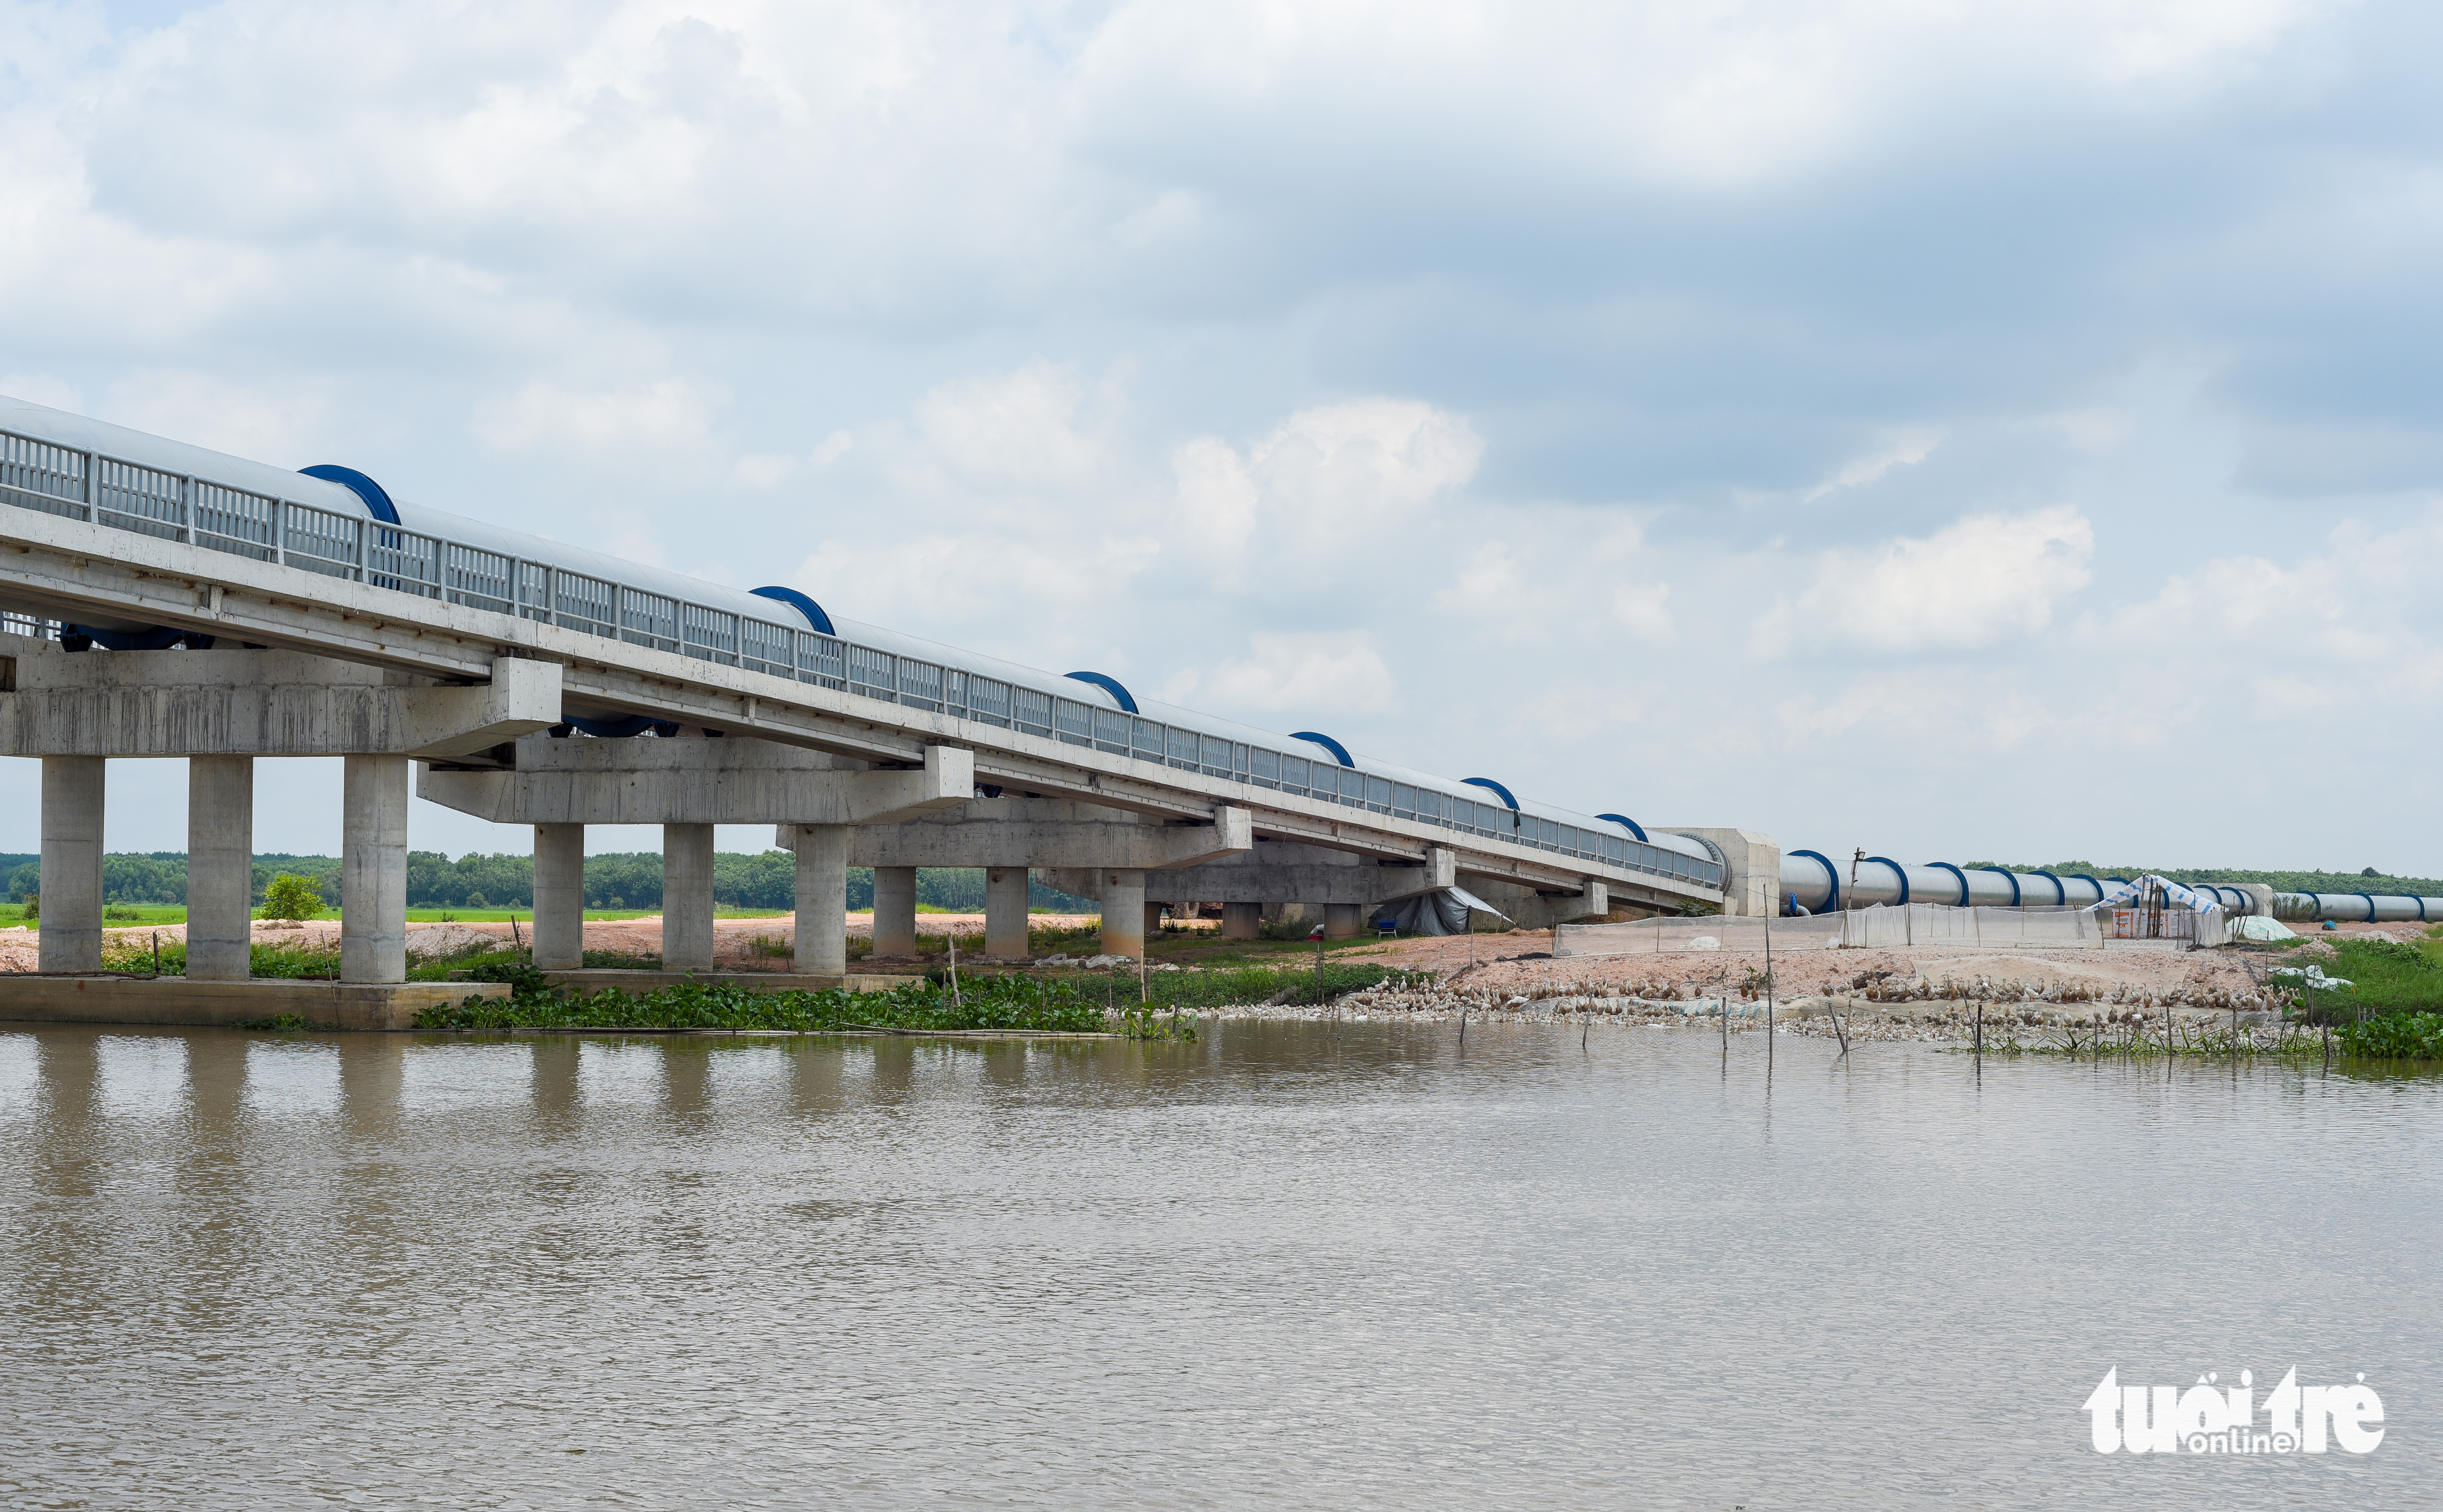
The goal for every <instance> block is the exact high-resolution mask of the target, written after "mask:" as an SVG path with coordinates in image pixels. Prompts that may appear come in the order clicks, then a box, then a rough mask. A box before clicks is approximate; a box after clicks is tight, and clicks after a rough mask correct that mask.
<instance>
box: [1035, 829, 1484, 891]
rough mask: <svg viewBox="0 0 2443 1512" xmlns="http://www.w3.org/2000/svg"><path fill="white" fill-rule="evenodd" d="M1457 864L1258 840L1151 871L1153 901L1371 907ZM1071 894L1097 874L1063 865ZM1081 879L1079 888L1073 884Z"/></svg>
mask: <svg viewBox="0 0 2443 1512" xmlns="http://www.w3.org/2000/svg"><path fill="white" fill-rule="evenodd" d="M1456 873H1457V868H1456V865H1455V857H1453V855H1452V853H1451V851H1450V850H1449V849H1447V848H1446V847H1443V846H1434V847H1431V848H1430V850H1429V852H1428V855H1427V858H1426V861H1425V863H1424V864H1422V865H1416V866H1386V865H1384V864H1382V863H1380V862H1377V861H1370V860H1366V859H1364V858H1362V857H1355V856H1350V855H1349V854H1347V853H1346V852H1342V851H1329V850H1324V849H1322V848H1321V847H1319V846H1313V845H1294V844H1289V843H1285V842H1282V841H1278V840H1264V841H1258V843H1257V844H1256V845H1255V847H1254V848H1253V849H1252V850H1251V851H1250V852H1249V853H1248V854H1247V855H1246V856H1244V857H1241V858H1239V859H1235V860H1222V861H1213V862H1208V863H1206V864H1203V865H1199V866H1188V867H1182V868H1178V869H1176V870H1172V871H1166V872H1162V873H1158V874H1155V875H1151V876H1148V877H1147V878H1146V885H1145V895H1146V901H1148V902H1149V903H1154V902H1158V903H1209V902H1216V901H1219V902H1221V904H1223V905H1224V906H1225V907H1226V906H1227V905H1229V904H1232V903H1313V904H1319V905H1322V906H1324V907H1341V906H1351V907H1359V908H1366V907H1371V906H1372V905H1374V904H1376V903H1386V902H1389V901H1391V900H1392V899H1394V898H1403V897H1414V896H1415V895H1416V894H1420V893H1431V892H1434V891H1436V890H1437V889H1440V888H1445V887H1449V886H1450V885H1452V881H1453V879H1454V877H1455V876H1456ZM1049 880H1050V881H1051V884H1052V885H1053V886H1054V887H1056V888H1059V889H1060V890H1061V891H1062V892H1064V893H1076V894H1077V895H1078V896H1080V897H1087V896H1092V895H1093V894H1090V893H1085V892H1079V888H1081V887H1091V886H1092V885H1093V877H1092V876H1091V875H1090V874H1085V873H1080V874H1077V875H1074V876H1073V875H1071V874H1070V873H1068V872H1066V871H1063V872H1060V873H1058V874H1056V876H1053V877H1051V878H1049ZM1071 883H1075V884H1077V885H1076V886H1071V885H1069V884H1071Z"/></svg>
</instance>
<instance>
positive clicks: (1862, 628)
mask: <svg viewBox="0 0 2443 1512" xmlns="http://www.w3.org/2000/svg"><path fill="white" fill-rule="evenodd" d="M2094 553H2095V530H2094V527H2093V526H2090V525H2088V524H2087V521H2086V517H2085V516H2084V515H2082V514H2080V513H2079V512H2078V511H2077V510H2076V509H2074V508H2071V507H2067V506H2066V505H2065V506H2057V507H2052V508H2048V509H2038V510H2035V511H2033V512H2031V513H2028V514H2021V515H2002V514H1984V515H1972V516H1970V517H1969V518H1967V519H1965V520H1962V521H1959V522H1958V523H1957V524H1956V525H1952V526H1945V527H1944V528H1943V529H1941V530H1938V531H1936V532H1935V533H1934V534H1933V535H1931V536H1926V537H1923V538H1921V539H1912V538H1907V537H1902V538H1901V539H1898V540H1894V541H1888V542H1885V543H1884V544H1883V545H1881V546H1879V547H1876V548H1875V549H1873V550H1870V551H1856V550H1849V549H1841V550H1834V551H1828V552H1826V553H1824V554H1823V556H1822V557H1821V559H1820V560H1819V561H1818V562H1817V565H1816V569H1815V574H1814V581H1813V582H1812V583H1811V584H1810V585H1809V587H1808V588H1806V589H1805V590H1804V591H1803V592H1801V593H1799V594H1798V595H1797V596H1796V597H1795V598H1794V599H1790V600H1788V601H1786V602H1784V603H1781V604H1779V605H1777V606H1775V607H1774V608H1773V610H1772V611H1771V612H1770V613H1769V614H1767V615H1766V616H1765V617H1764V618H1762V619H1761V620H1760V621H1758V623H1757V626H1756V631H1755V636H1754V644H1755V647H1756V649H1757V650H1758V651H1759V652H1761V653H1764V654H1766V655H1776V654H1783V653H1786V652H1788V651H1790V650H1791V649H1794V648H1801V647H1832V646H1847V647H1856V648H1861V649H1864V650H1869V651H1876V652H1923V651H1933V652H1944V651H1971V650H1975V649H1978V648H1981V647H1985V646H1991V645H1993V644H1994V643H1995V642H1997V641H2003V640H2007V639H2011V638H2014V637H2021V636H2032V635H2034V634H2036V633H2037V632H2039V631H2042V630H2043V629H2045V628H2046V627H2047V626H2048V625H2050V624H2051V623H2052V618H2053V611H2054V609H2055V607H2056V606H2057V605H2059V604H2060V602H2061V601H2062V600H2063V599H2066V598H2067V597H2068V596H2069V595H2071V594H2073V593H2076V592H2077V591H2078V590H2079V589H2081V588H2084V587H2085V586H2086V584H2087V581H2088V580H2089V579H2090V578H2091V577H2092V576H2093V573H2092V571H2091V570H2090V566H2089V563H2090V562H2091V560H2092V558H2093V556H2094Z"/></svg>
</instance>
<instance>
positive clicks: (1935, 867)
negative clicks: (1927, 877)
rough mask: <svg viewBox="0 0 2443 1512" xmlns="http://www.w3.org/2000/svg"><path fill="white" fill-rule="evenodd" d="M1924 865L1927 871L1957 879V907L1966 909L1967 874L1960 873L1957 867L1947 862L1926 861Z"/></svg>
mask: <svg viewBox="0 0 2443 1512" xmlns="http://www.w3.org/2000/svg"><path fill="white" fill-rule="evenodd" d="M1925 864H1926V866H1927V868H1928V869H1929V870H1932V871H1938V872H1949V873H1950V874H1951V875H1952V876H1956V877H1957V878H1959V906H1960V907H1961V908H1966V907H1968V874H1967V873H1966V872H1963V871H1961V870H1960V869H1959V868H1958V867H1956V866H1954V865H1952V864H1951V863H1950V862H1949V861H1928V862H1926V863H1925Z"/></svg>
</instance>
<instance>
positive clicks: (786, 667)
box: [0, 431, 1722, 888]
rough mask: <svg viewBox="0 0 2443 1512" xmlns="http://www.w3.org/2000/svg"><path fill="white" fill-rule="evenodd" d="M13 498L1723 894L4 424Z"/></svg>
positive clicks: (1615, 844) (1501, 828) (1543, 830)
mask: <svg viewBox="0 0 2443 1512" xmlns="http://www.w3.org/2000/svg"><path fill="white" fill-rule="evenodd" d="M0 498H5V499H6V500H7V501H8V502H9V503H11V504H14V505H17V506H19V507H24V508H28V509H37V510H41V511H43V512H45V513H47V514H56V515H61V516H64V517H65V518H67V519H71V520H82V521H85V522H88V523H90V524H94V525H101V526H108V527H110V528H112V529H116V530H127V531H133V532H135V533H137V534H139V535H147V536H153V537H156V538H158V539H161V540H166V541H179V542H185V543H187V544H192V545H196V546H201V547H203V548H204V549H206V550H209V551H225V552H228V553H230V555H232V556H240V557H245V558H248V559H249V560H251V561H255V562H274V563H277V564H280V565H283V566H290V567H303V568H304V569H305V570H307V571H309V572H320V573H322V574H325V575H327V576H330V577H335V578H343V579H346V580H348V581H352V582H366V583H371V584H372V585H373V586H375V587H377V588H387V589H391V590H394V591H395V592H399V593H409V594H415V595H418V596H420V597H423V598H427V599H440V600H442V601H444V602H447V603H454V604H465V605H468V607H470V608H476V609H487V610H490V611H493V612H494V613H498V614H507V615H514V616H517V617H518V618H523V619H533V620H539V621H541V622H542V623H545V624H552V625H558V626H560V628H562V629H566V630H576V631H581V632H583V633H585V634H587V635H594V636H603V637H604V638H606V639H615V640H621V641H625V642H627V643H629V644H631V645H637V646H649V647H652V649H654V650H656V651H670V652H677V653H680V654H681V655H688V656H693V657H695V658H697V659H698V660H701V661H707V662H711V663H714V664H716V665H719V666H726V667H741V668H744V669H746V670H748V671H751V672H758V673H763V674H765V675H767V676H773V677H786V678H790V679H793V680H795V681H799V682H806V683H812V684H815V685H816V686H817V687H822V688H830V689H834V690H838V691H848V692H853V693H856V694H858V695H860V696H863V697H868V698H879V699H882V700H885V701H886V702H890V703H896V704H903V705H906V706H908V707H909V708H911V709H921V710H928V711H929V712H934V713H945V714H948V715H951V716H952V717H954V718H958V719H964V720H971V721H973V722H975V723H977V724H983V725H992V726H996V727H998V728H1003V729H1011V730H1018V731H1020V732H1023V733H1026V734H1032V735H1039V736H1043V737H1046V738H1048V739H1054V740H1058V741H1061V742H1063V743H1064V744H1067V745H1072V746H1080V747H1090V748H1092V749H1094V750H1099V751H1105V752H1108V753H1110V754H1112V755H1117V756H1126V757H1129V758H1130V759H1131V760H1133V761H1140V762H1144V763H1147V764H1148V765H1157V766H1165V767H1168V768H1172V769H1175V770H1179V771H1187V772H1196V773H1200V774H1202V775H1203V776H1206V777H1216V778H1221V779H1223V780H1225V781H1229V782H1235V783H1240V784H1246V785H1247V786H1250V787H1256V788H1262V789H1266V790H1270V791H1275V792H1280V793H1286V794H1289V795H1292V796H1294V797H1301V798H1309V799H1317V800H1321V801H1323V802H1332V803H1338V804H1341V805H1343V806H1346V807H1349V808H1355V809H1362V810H1364V811H1366V812H1368V813H1373V814H1383V815H1387V816H1388V817H1390V818H1393V819H1398V820H1405V821H1414V822H1417V823H1421V824H1428V825H1433V826H1436V827H1438V828H1442V829H1447V830H1451V831H1453V832H1455V833H1458V834H1461V835H1472V836H1477V837H1479V838H1482V839H1493V840H1501V841H1506V842H1509V843H1512V844H1517V845H1524V846H1527V847H1530V848H1532V849H1534V850H1539V851H1545V852H1549V853H1552V854H1553V855H1556V856H1564V857H1575V858H1579V859H1584V860H1589V861H1593V862H1596V863H1598V864H1601V865H1604V866H1608V867H1610V868H1612V869H1614V870H1618V871H1628V872H1643V873H1645V874H1647V875H1649V876H1662V877H1670V878H1673V879H1675V880H1679V881H1684V882H1691V883H1695V884H1697V885H1699V886H1703V887H1712V888H1718V887H1720V886H1721V883H1722V868H1721V866H1720V865H1718V864H1717V863H1716V862H1713V861H1709V860H1700V859H1699V858H1697V857H1689V856H1681V855H1680V854H1679V853H1678V852H1675V851H1667V850H1664V849H1662V847H1661V846H1658V845H1649V844H1646V843H1644V841H1641V840H1638V839H1635V838H1633V837H1631V836H1627V835H1622V834H1617V833H1613V832H1611V831H1608V830H1597V829H1586V828H1581V827H1579V826H1576V825H1572V824H1565V823H1561V822H1559V821H1553V820H1548V819H1540V818H1537V817H1535V816H1533V815H1524V814H1518V813H1515V811H1513V810H1511V809H1508V808H1506V807H1501V806H1497V805H1495V804H1491V803H1479V802H1474V801H1473V800H1470V799H1464V798H1457V797H1454V796H1452V795H1450V794H1447V793H1438V792H1435V791H1433V790H1431V789H1429V788H1420V787H1412V786H1410V785H1408V784H1405V783H1394V782H1392V781H1390V780H1389V779H1387V778H1383V777H1372V776H1368V774H1366V773H1364V772H1360V771H1355V770H1353V769H1350V768H1347V767H1343V766H1341V765H1338V764H1337V763H1334V762H1332V761H1329V760H1318V759H1312V758H1309V757H1307V756H1303V755H1300V754H1297V753H1295V752H1293V751H1286V750H1276V749H1271V748H1267V747H1261V746H1247V745H1242V744H1240V743H1238V742H1235V741H1230V740H1226V739H1223V738H1221V737H1220V736H1216V735H1211V734H1207V733H1205V732H1203V731H1202V730H1195V729H1187V728H1180V727H1177V726H1168V725H1165V724H1163V723H1161V722H1160V721H1157V720H1150V719H1146V718H1143V717H1141V716H1135V715H1130V714H1127V713H1124V712H1122V711H1120V710H1113V709H1106V708H1103V707H1101V706H1099V705H1094V704H1088V703H1085V702H1083V701H1081V700H1077V699H1070V698H1061V697H1058V696H1056V695H1054V694H1050V693H1046V692H1043V691H1040V690H1038V689H1033V688H1027V687H1022V686H1020V685H1018V684H1014V683H1008V682H1003V681H1001V680H999V679H997V678H991V677H984V676H980V675H977V674H976V673H970V672H967V671H965V670H964V669H962V668H958V667H950V666H943V665H938V664H936V663H933V662H928V661H919V660H917V659H915V658H913V657H909V656H900V655H893V654H892V653H890V652H887V651H881V650H877V649H875V648H873V647H871V646H860V645H857V644H855V643H854V642H853V641H847V640H843V639H841V638H839V637H837V636H826V635H823V634H821V633H819V632H817V631H813V630H801V629H798V628H796V627H794V626H791V625H784V624H778V623H775V622H773V621H771V620H766V619H758V618H751V617H748V616H744V615H739V614H735V613H732V612H731V611H728V610H726V609H720V608H715V607H713V606H711V605H708V604H698V603H690V602H687V601H685V600H682V599H672V598H669V597H667V596H665V595H661V594H656V593H649V592H647V591H646V590H644V589H641V588H633V587H630V586H628V585H626V584H624V583H617V582H612V581H607V580H604V579H600V578H595V577H590V576H587V575H586V574H583V573H578V572H570V571H568V570H567V569H565V568H562V567H558V566H554V565H553V564H552V563H550V562H532V561H527V560H524V559H522V558H517V557H510V556H505V555H503V554H501V553H500V552H497V551H489V550H487V549H485V548H483V547H481V546H473V545H468V544H462V543H459V542H454V541H445V540H443V539H442V538H440V537H438V536H431V535H425V534H422V533H420V532H418V531H413V530H407V529H403V528H401V527H399V526H392V525H385V524H383V523H382V522H380V521H377V520H368V519H364V518H361V517H359V516H356V515H348V514H340V513H335V512H333V511H331V510H328V509H321V508H317V507H314V506H312V505H307V504H300V503H297V502H296V501H294V500H289V499H276V498H271V497H268V496H266V495H264V494H260V493H255V492H251V491H249V490H248V489H237V488H231V487H230V486H228V485H226V484H221V483H215V482H213V481H211V479H208V478H197V477H193V476H186V475H180V474H176V473H171V472H164V471H161V470H157V469H154V468H149V467H146V466H143V465H142V464H140V463H136V462H129V461H124V460H121V459H119V458H117V457H113V456H109V455H107V454H104V453H101V452H80V451H76V450H74V449H71V448H66V447H62V446H59V445H56V444H54V443H51V442H47V441H43V440H39V439H36V438H34V437H31V436H23V435H17V434H13V433H9V432H6V431H0ZM53 633H54V634H56V631H54V632H53Z"/></svg>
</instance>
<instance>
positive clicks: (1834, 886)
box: [1790, 851, 1841, 913]
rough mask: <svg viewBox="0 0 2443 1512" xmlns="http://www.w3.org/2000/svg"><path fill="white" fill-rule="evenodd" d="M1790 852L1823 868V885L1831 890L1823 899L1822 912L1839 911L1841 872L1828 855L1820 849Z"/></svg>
mask: <svg viewBox="0 0 2443 1512" xmlns="http://www.w3.org/2000/svg"><path fill="white" fill-rule="evenodd" d="M1790 854H1791V855H1792V856H1804V857H1807V858H1808V859H1809V860H1810V861H1813V862H1814V863H1815V864H1816V865H1818V866H1820V867H1822V868H1824V885H1825V886H1826V887H1828V888H1829V889H1831V891H1830V892H1829V893H1828V894H1826V897H1825V900H1824V901H1825V909H1824V912H1825V913H1840V912H1841V873H1840V872H1839V870H1837V869H1836V868H1835V867H1834V866H1833V865H1832V862H1831V859H1830V857H1827V856H1826V855H1825V854H1824V853H1823V852H1822V851H1792V852H1791V853H1790Z"/></svg>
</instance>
